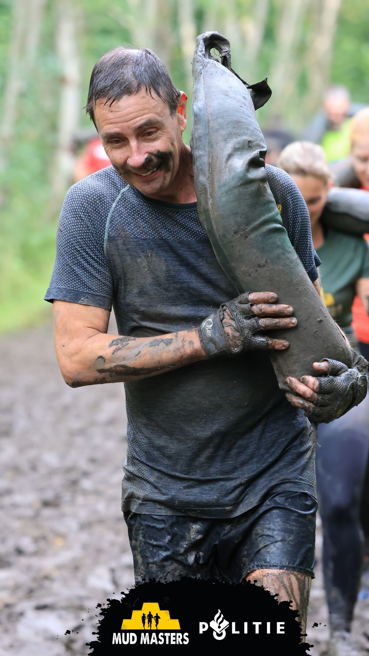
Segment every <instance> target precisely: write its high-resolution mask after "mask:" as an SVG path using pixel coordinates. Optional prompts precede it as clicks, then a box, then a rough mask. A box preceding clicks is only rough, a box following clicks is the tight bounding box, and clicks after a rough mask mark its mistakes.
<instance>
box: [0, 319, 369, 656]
mask: <svg viewBox="0 0 369 656" xmlns="http://www.w3.org/2000/svg"><path fill="white" fill-rule="evenodd" d="M110 332H113V333H114V329H110ZM0 358H1V364H2V366H1V370H0V386H1V394H0V449H1V470H2V477H1V481H0V497H1V504H0V526H1V528H0V634H1V641H0V656H5V655H6V656H8V655H9V656H10V655H12V656H13V655H14V656H59V655H63V654H65V655H71V654H73V655H76V656H85V655H87V653H88V648H87V647H86V645H85V643H86V642H89V641H90V640H91V639H93V636H92V632H93V631H95V630H96V622H97V618H96V614H97V612H98V611H97V610H96V604H98V603H104V602H105V600H106V599H107V598H108V597H110V598H111V597H114V596H116V597H117V598H119V597H120V592H121V591H124V590H127V588H129V587H130V586H131V585H132V584H133V570H132V558H131V554H130V550H129V545H128V539H127V531H126V528H125V524H124V521H123V519H122V515H121V511H120V486H121V477H122V464H123V461H124V458H125V449H126V426H127V420H126V415H125V408H124V390H123V385H121V384H116V385H102V386H96V387H86V388H79V389H76V390H72V389H70V388H69V387H67V386H66V385H65V383H64V382H63V380H62V378H61V375H60V373H59V369H58V366H57V363H56V360H55V355H54V347H53V341H52V330H51V326H49V325H47V326H44V327H42V328H38V329H35V330H27V331H23V332H20V333H17V334H16V335H10V336H9V335H8V336H2V337H1V338H0ZM320 551H321V531H320V530H318V537H317V567H316V578H315V580H314V582H313V587H312V595H311V604H310V614H309V621H308V641H309V642H310V643H313V644H314V647H313V648H312V649H311V652H310V653H311V654H312V656H317V655H318V654H319V655H322V654H323V653H324V649H325V645H326V640H327V638H328V627H327V626H326V625H327V609H326V605H325V599H324V591H323V587H322V576H321V567H320V565H321V556H320ZM313 624H316V625H317V626H314V627H313ZM66 631H68V633H66ZM365 632H368V633H369V600H363V601H359V602H358V604H357V607H356V614H355V622H354V636H355V639H356V641H357V645H358V647H360V648H361V651H362V653H363V654H368V653H369V641H368V640H367V639H366V638H365V636H364V633H365Z"/></svg>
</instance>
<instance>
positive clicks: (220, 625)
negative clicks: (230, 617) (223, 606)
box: [210, 608, 229, 640]
mask: <svg viewBox="0 0 369 656" xmlns="http://www.w3.org/2000/svg"><path fill="white" fill-rule="evenodd" d="M210 626H211V628H212V629H213V637H214V638H215V639H216V640H223V638H225V635H226V629H227V628H228V627H229V622H227V620H225V619H224V616H223V614H222V612H221V611H220V610H219V608H218V612H217V614H216V615H215V617H214V619H213V620H212V621H211V622H210Z"/></svg>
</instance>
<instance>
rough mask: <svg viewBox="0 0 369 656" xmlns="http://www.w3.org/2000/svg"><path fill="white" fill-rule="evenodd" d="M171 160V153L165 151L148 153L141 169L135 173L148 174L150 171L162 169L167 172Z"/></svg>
mask: <svg viewBox="0 0 369 656" xmlns="http://www.w3.org/2000/svg"><path fill="white" fill-rule="evenodd" d="M172 158H173V155H172V153H167V152H166V151H162V150H156V151H154V152H153V153H148V154H147V155H146V157H145V160H144V162H143V165H142V167H141V168H140V170H139V171H137V173H148V172H149V171H151V170H152V169H160V168H162V169H163V170H164V171H169V167H170V162H171V160H172Z"/></svg>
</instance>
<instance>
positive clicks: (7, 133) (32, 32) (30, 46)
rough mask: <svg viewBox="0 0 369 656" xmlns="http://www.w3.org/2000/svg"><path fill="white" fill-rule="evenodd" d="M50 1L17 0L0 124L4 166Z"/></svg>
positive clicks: (1, 165)
mask: <svg viewBox="0 0 369 656" xmlns="http://www.w3.org/2000/svg"><path fill="white" fill-rule="evenodd" d="M45 2H46V0H14V2H13V17H12V25H13V27H12V34H11V38H10V45H9V65H8V75H7V78H6V82H5V89H4V95H3V106H2V119H1V126H0V169H2V168H4V167H5V165H6V163H7V160H8V156H9V149H10V147H11V144H12V141H13V137H14V132H15V126H16V122H17V117H18V114H19V103H20V99H21V95H22V93H23V92H24V91H25V90H26V88H27V80H28V77H29V75H30V74H31V71H32V68H33V65H34V63H35V59H36V54H37V48H38V43H39V36H40V26H41V22H42V16H43V10H44V7H45Z"/></svg>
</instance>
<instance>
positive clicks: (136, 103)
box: [94, 89, 187, 200]
mask: <svg viewBox="0 0 369 656" xmlns="http://www.w3.org/2000/svg"><path fill="white" fill-rule="evenodd" d="M185 98H186V97H185V96H184V94H182V95H181V96H180V98H179V101H178V108H177V112H176V113H171V111H170V108H169V105H168V104H166V103H165V102H163V101H162V100H161V99H160V98H159V97H158V96H157V95H156V94H155V93H154V92H153V96H151V95H150V94H149V93H148V92H146V91H145V90H144V89H141V90H140V91H139V92H138V93H135V94H133V95H128V96H123V98H121V99H120V100H117V101H115V102H114V103H113V104H112V105H110V104H109V102H108V103H106V104H105V101H106V98H99V99H98V100H97V101H96V105H95V109H94V116H95V122H96V126H97V129H98V132H99V135H100V137H101V140H102V143H103V146H104V149H105V152H106V154H107V156H108V157H109V159H110V161H111V163H112V165H113V166H114V168H115V170H116V171H117V172H118V173H119V175H120V176H121V177H122V178H123V180H124V181H125V182H127V183H128V184H129V185H131V186H132V187H135V188H136V189H138V190H139V191H141V192H142V193H143V194H144V195H145V196H149V197H151V198H157V199H159V200H160V199H166V198H167V197H168V195H169V196H170V195H172V196H175V190H176V187H177V186H180V184H181V181H180V179H179V178H180V175H179V169H180V164H181V157H182V155H183V149H184V148H185V146H184V144H183V141H182V132H183V130H184V129H185V127H186V125H187V119H186V100H185Z"/></svg>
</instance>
